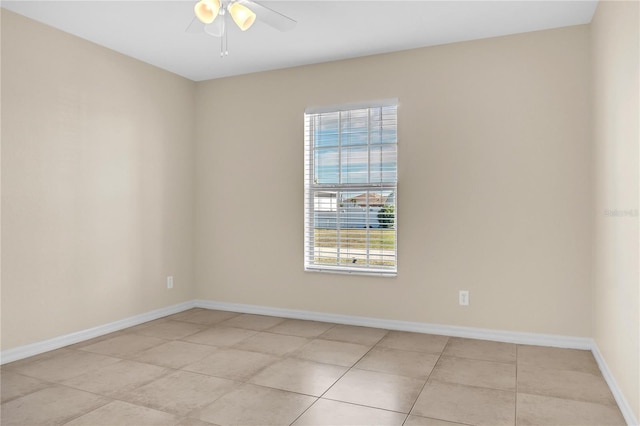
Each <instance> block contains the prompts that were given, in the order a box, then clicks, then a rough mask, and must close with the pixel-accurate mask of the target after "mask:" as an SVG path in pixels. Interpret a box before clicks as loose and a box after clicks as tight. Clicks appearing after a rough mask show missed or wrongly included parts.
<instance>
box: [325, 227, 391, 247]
mask: <svg viewBox="0 0 640 426" xmlns="http://www.w3.org/2000/svg"><path fill="white" fill-rule="evenodd" d="M367 234H368V236H369V248H371V249H384V250H394V249H395V247H396V233H395V230H394V229H341V230H340V247H341V248H344V249H349V248H367ZM337 241H338V231H337V230H335V229H316V230H315V245H316V247H336V246H337Z"/></svg>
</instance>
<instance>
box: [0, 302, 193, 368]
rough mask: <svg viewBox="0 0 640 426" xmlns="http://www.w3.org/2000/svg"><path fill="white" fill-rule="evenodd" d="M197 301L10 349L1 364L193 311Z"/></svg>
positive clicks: (2, 354)
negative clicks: (188, 310)
mask: <svg viewBox="0 0 640 426" xmlns="http://www.w3.org/2000/svg"><path fill="white" fill-rule="evenodd" d="M194 302H195V301H193V300H190V301H188V302H183V303H179V304H177V305H172V306H167V307H166V308H161V309H156V310H155V311H151V312H146V313H144V314H140V315H134V316H132V317H129V318H124V319H121V320H118V321H114V322H110V323H108V324H103V325H99V326H97V327H92V328H88V329H86V330H81V331H76V332H74V333H69V334H65V335H64V336H58V337H54V338H51V339H47V340H42V341H40V342H36V343H31V344H29V345H24V346H18V347H17V348H12V349H8V350H5V351H2V352H0V364H6V363H8V362H13V361H17V360H19V359H23V358H28V357H30V356H34V355H38V354H41V353H44V352H48V351H52V350H54V349H58V348H62V347H64V346H68V345H73V344H74V343H79V342H82V341H85V340H89V339H93V338H94V337H99V336H102V335H105V334H109V333H113V332H114V331H119V330H122V329H124V328H128V327H133V326H134V325H138V324H142V323H144V322H147V321H152V320H155V319H158V318H162V317H165V316H167V315H172V314H176V313H178V312H182V311H185V310H187V309H191V308H193V307H194V306H195V303H194Z"/></svg>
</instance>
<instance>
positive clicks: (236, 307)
mask: <svg viewBox="0 0 640 426" xmlns="http://www.w3.org/2000/svg"><path fill="white" fill-rule="evenodd" d="M194 303H195V306H196V307H198V308H207V309H218V310H221V311H233V312H242V313H247V314H258V315H269V316H276V317H283V318H295V319H304V320H313V321H324V322H333V323H336V324H348V325H359V326H363V327H374V328H384V329H386V330H399V331H412V332H416V333H427V334H439V335H443V336H453V337H465V338H469V339H483V340H493V341H496V342H506V343H517V344H522V345H538V346H552V347H557V348H571V349H585V350H589V349H591V345H592V340H591V339H590V338H588V337H570V336H558V335H553V334H539V333H523V332H517V331H502V330H487V329H482V328H473V327H459V326H453V325H441V324H429V323H423V322H410V321H397V320H387V319H380V318H370V317H359V316H352V315H340V314H327V313H321V312H311V311H301V310H296V309H284V308H272V307H268V306H257V305H244V304H239V303H227V302H214V301H210V300H195V301H194Z"/></svg>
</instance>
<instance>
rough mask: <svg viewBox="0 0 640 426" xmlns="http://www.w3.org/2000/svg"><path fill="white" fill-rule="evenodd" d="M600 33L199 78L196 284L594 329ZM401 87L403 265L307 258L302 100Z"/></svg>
mask: <svg viewBox="0 0 640 426" xmlns="http://www.w3.org/2000/svg"><path fill="white" fill-rule="evenodd" d="M588 43H589V28H588V26H577V27H571V28H564V29H558V30H551V31H542V32H536V33H528V34H522V35H515V36H508V37H501V38H494V39H487V40H481V41H473V42H467V43H458V44H451V45H444V46H439V47H431V48H425V49H418V50H411V51H406V52H399V53H394V54H386V55H380V56H373V57H367V58H360V59H354V60H347V61H340V62H334V63H325V64H320V65H312V66H306V67H299V68H293V69H286V70H279V71H273V72H265V73H258V74H253V75H246V76H240V77H234V78H226V79H219V80H214V81H208V82H201V83H198V85H197V93H196V111H197V120H196V121H197V130H196V166H197V167H196V170H197V175H196V188H197V190H196V229H197V230H198V232H197V235H196V255H197V260H196V283H197V292H196V294H197V296H198V297H199V298H203V299H209V300H216V301H224V302H236V303H247V304H256V305H266V306H272V307H281V308H291V309H302V310H311V311H318V312H327V313H338V314H347V315H361V316H369V317H377V318H386V319H395V320H407V321H420V322H427V323H440V324H448V325H460V326H470V327H480V328H490V329H502V330H514V331H523V332H536V333H552V334H560V335H570V336H590V335H591V284H590V280H591V277H590V261H591V243H592V232H591V218H590V209H591V205H592V199H591V187H590V179H589V170H590V159H591V148H590V143H589V141H590V128H589V112H590V108H589V102H590V99H589V90H590V88H589V45H588ZM390 97H398V98H399V112H398V116H399V117H398V120H399V130H398V134H399V165H398V168H399V190H398V192H399V194H398V200H399V201H398V203H399V218H398V224H399V237H398V238H399V243H398V252H399V267H398V268H399V272H398V276H397V278H378V277H371V276H347V275H331V274H318V273H305V272H303V179H302V177H303V140H302V135H303V112H304V110H305V108H306V107H309V106H320V105H327V104H339V103H348V102H355V101H366V100H374V99H381V98H390ZM460 289H467V290H470V291H471V304H470V306H469V307H466V308H463V307H459V306H458V290H460Z"/></svg>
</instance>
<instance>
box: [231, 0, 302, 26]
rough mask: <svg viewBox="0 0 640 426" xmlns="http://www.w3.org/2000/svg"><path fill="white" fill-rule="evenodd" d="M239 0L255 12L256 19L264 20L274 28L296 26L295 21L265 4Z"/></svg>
mask: <svg viewBox="0 0 640 426" xmlns="http://www.w3.org/2000/svg"><path fill="white" fill-rule="evenodd" d="M240 2H241V3H242V4H244V5H246V6H247V7H248V8H249V9H251V10H252V11H254V12H255V13H256V21H259V22H264V23H265V24H267V25H269V26H270V27H272V28H275V29H276V30H279V31H291V30H292V29H294V28H295V26H296V23H297V22H296V21H294V20H293V19H291V18H289V17H288V16H285V15H283V14H282V13H280V12H276V11H275V10H273V9H269V8H268V7H267V6H264V5H262V4H260V3H256V2H255V1H250V0H240Z"/></svg>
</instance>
